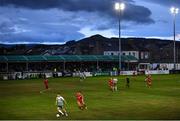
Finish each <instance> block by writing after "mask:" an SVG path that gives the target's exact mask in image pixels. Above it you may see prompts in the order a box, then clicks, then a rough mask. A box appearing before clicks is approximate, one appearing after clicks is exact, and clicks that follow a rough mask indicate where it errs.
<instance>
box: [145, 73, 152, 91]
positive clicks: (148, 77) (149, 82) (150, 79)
mask: <svg viewBox="0 0 180 121" xmlns="http://www.w3.org/2000/svg"><path fill="white" fill-rule="evenodd" d="M146 85H147V87H149V88H151V86H152V77H151V75H150V74H149V75H148V76H147V78H146Z"/></svg>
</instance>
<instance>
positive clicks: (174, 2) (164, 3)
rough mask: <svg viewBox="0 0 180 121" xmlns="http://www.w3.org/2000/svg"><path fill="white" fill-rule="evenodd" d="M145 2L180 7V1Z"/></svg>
mask: <svg viewBox="0 0 180 121" xmlns="http://www.w3.org/2000/svg"><path fill="white" fill-rule="evenodd" d="M144 1H148V2H153V3H157V4H160V5H164V6H167V7H172V6H175V7H180V0H144Z"/></svg>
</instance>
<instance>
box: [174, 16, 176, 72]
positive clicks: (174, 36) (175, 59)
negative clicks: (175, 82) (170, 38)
mask: <svg viewBox="0 0 180 121" xmlns="http://www.w3.org/2000/svg"><path fill="white" fill-rule="evenodd" d="M173 26H174V27H173V31H174V70H176V14H174V20H173Z"/></svg>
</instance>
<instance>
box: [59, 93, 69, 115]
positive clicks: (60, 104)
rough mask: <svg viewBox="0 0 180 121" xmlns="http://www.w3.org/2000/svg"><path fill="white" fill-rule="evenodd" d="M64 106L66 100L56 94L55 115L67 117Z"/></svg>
mask: <svg viewBox="0 0 180 121" xmlns="http://www.w3.org/2000/svg"><path fill="white" fill-rule="evenodd" d="M64 104H66V100H65V99H64V98H63V97H62V96H61V95H59V94H58V95H57V97H56V105H57V111H58V113H57V115H59V114H61V115H65V116H68V114H67V112H66V109H65V106H64Z"/></svg>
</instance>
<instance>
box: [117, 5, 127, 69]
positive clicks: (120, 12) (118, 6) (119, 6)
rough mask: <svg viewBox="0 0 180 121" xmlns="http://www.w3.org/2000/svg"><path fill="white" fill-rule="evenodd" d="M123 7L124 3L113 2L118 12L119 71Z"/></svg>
mask: <svg viewBox="0 0 180 121" xmlns="http://www.w3.org/2000/svg"><path fill="white" fill-rule="evenodd" d="M124 8H125V4H124V3H120V2H119V3H116V4H115V9H116V10H117V11H118V12H119V14H118V18H119V54H118V55H119V72H120V71H121V67H122V65H121V61H122V59H121V14H122V11H123V10H124Z"/></svg>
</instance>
